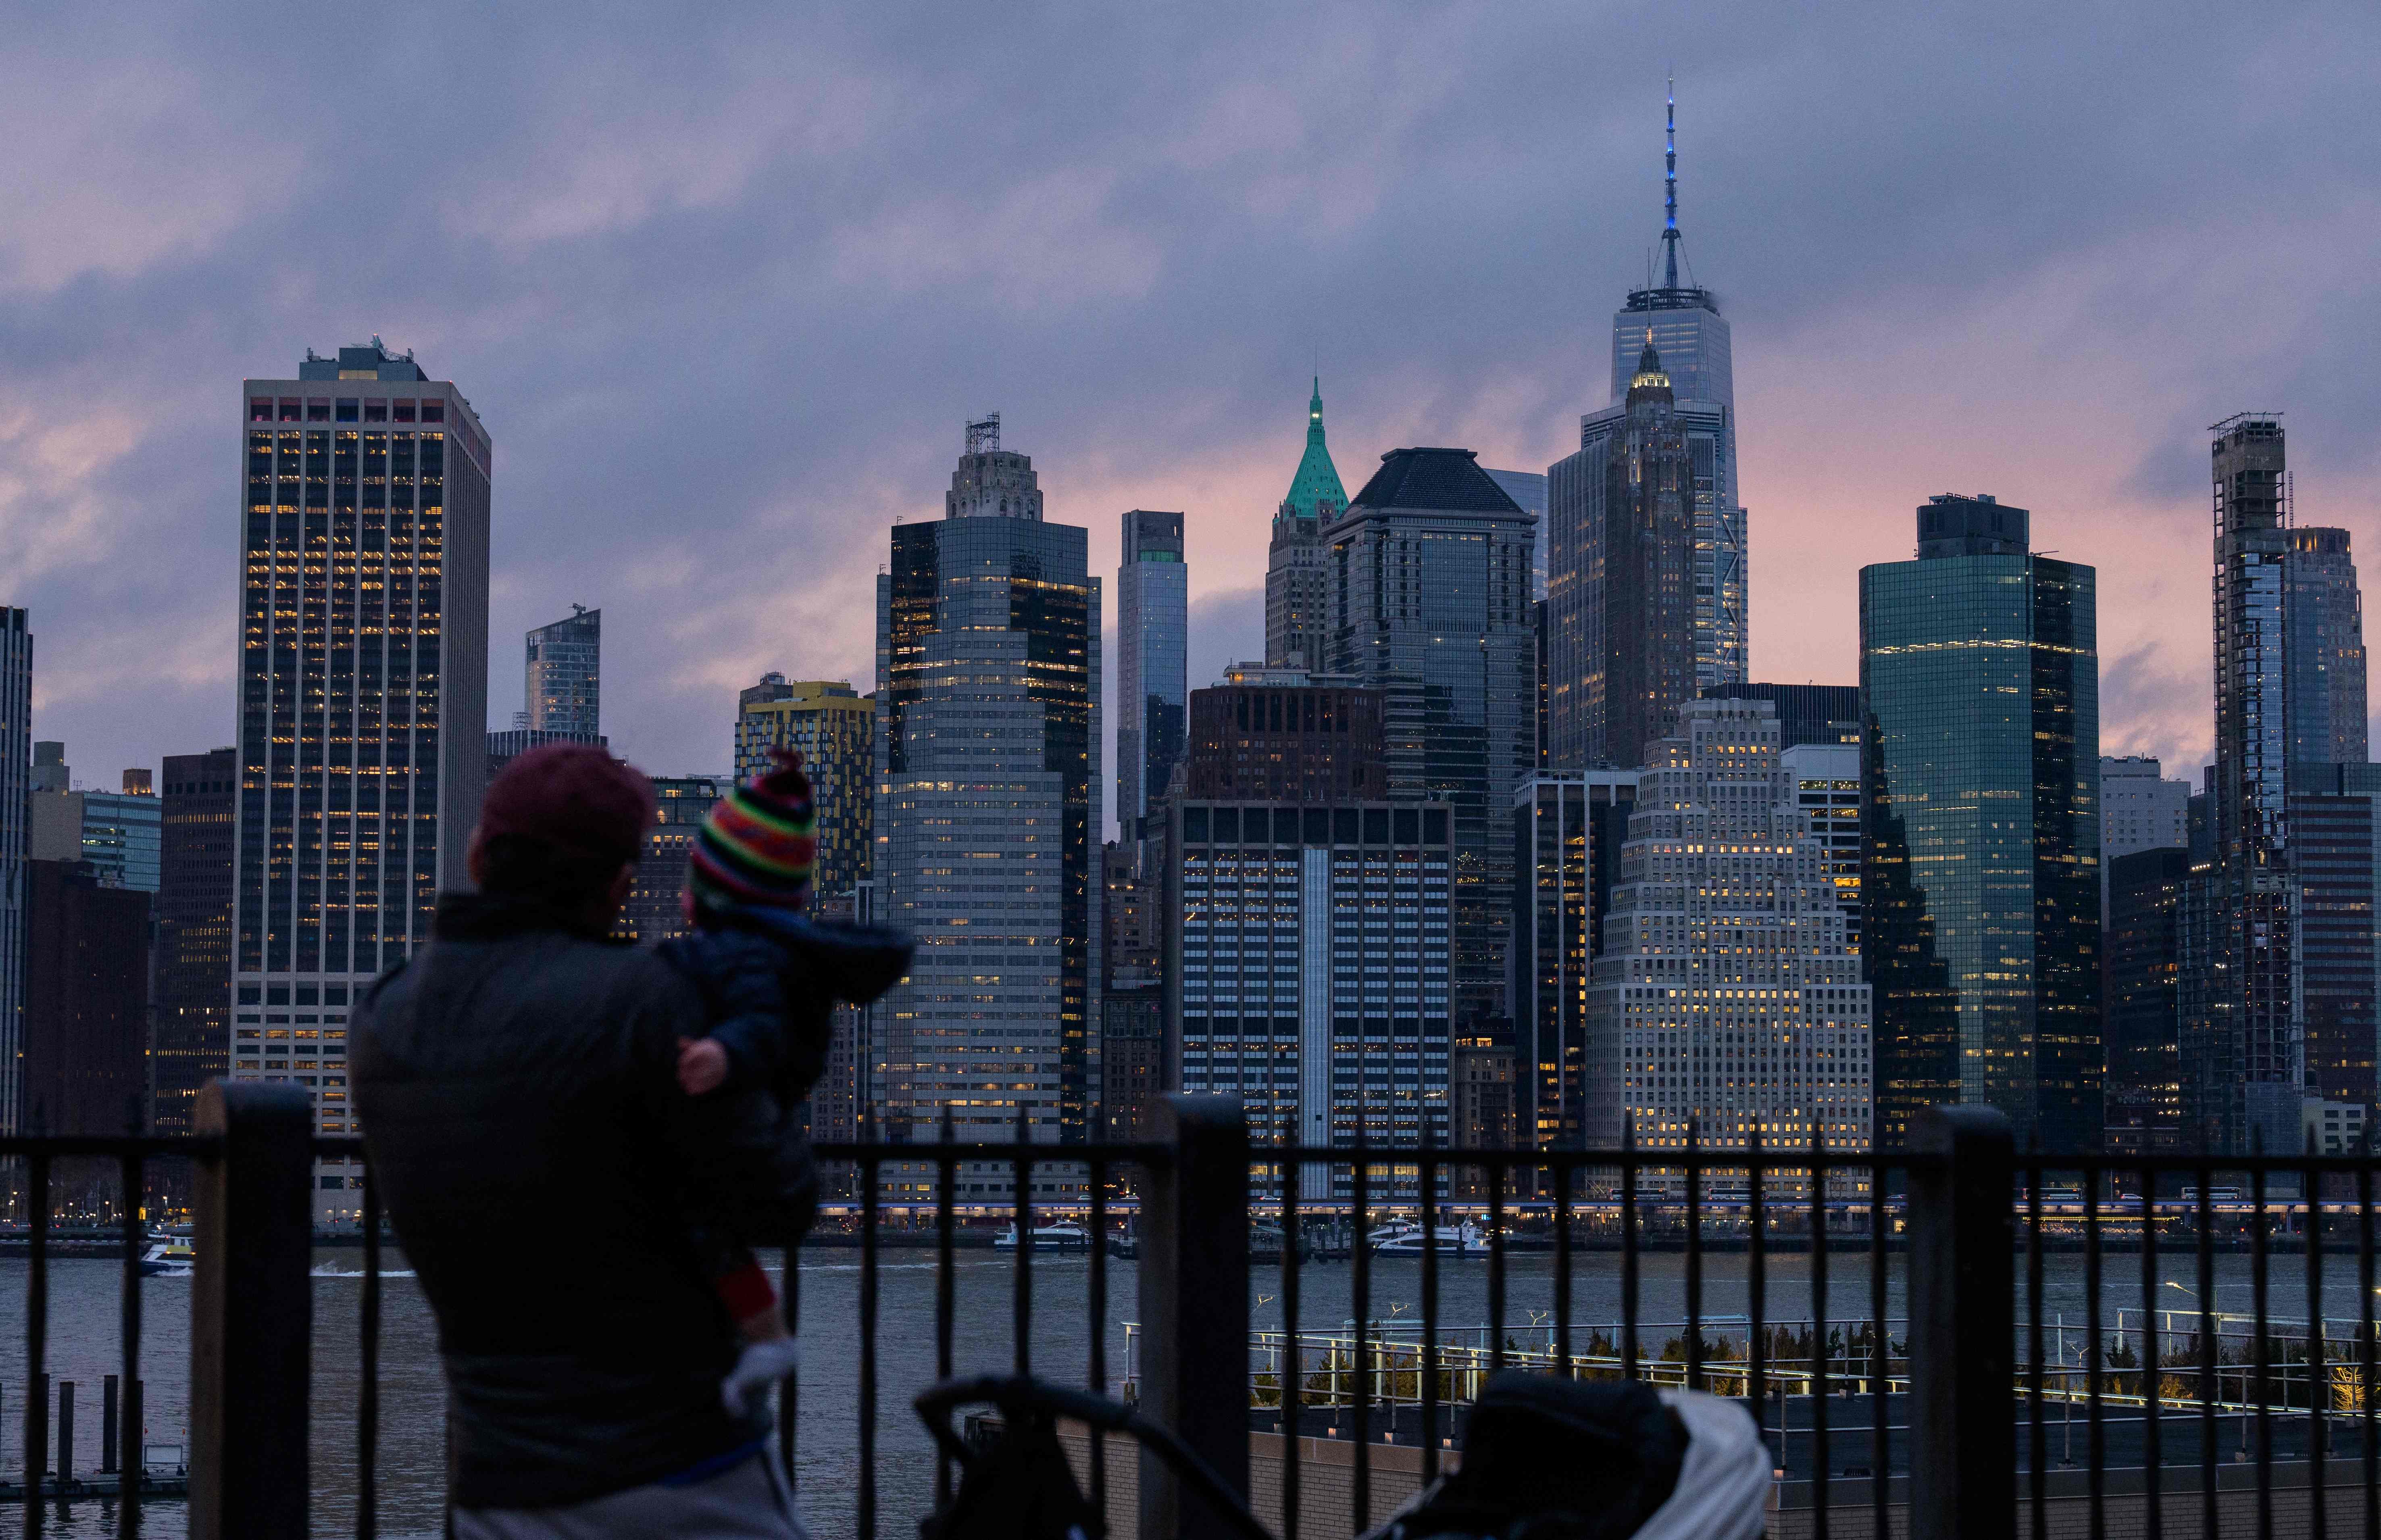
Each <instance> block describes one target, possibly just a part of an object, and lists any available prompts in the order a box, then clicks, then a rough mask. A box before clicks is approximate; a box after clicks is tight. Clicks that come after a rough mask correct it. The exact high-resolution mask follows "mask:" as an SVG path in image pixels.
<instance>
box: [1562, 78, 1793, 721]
mask: <svg viewBox="0 0 2381 1540" xmlns="http://www.w3.org/2000/svg"><path fill="white" fill-rule="evenodd" d="M1677 116H1678V107H1677V103H1676V100H1675V98H1674V99H1673V100H1672V101H1671V102H1670V103H1669V104H1667V118H1668V122H1667V125H1666V142H1665V146H1664V155H1663V178H1662V184H1663V209H1662V272H1661V275H1660V278H1661V281H1660V283H1659V284H1658V285H1655V284H1653V283H1648V285H1647V286H1646V287H1643V288H1641V289H1634V290H1631V291H1630V295H1629V299H1628V302H1627V303H1626V304H1624V305H1622V306H1621V308H1620V309H1619V311H1618V312H1616V313H1615V314H1614V315H1613V317H1612V401H1613V405H1612V406H1611V407H1609V408H1607V409H1606V410H1605V411H1603V412H1600V413H1591V414H1589V416H1588V417H1587V418H1586V419H1585V421H1584V422H1583V423H1582V430H1583V431H1582V434H1581V440H1580V442H1581V444H1582V445H1586V444H1588V443H1590V442H1592V441H1593V437H1594V435H1595V434H1597V433H1598V432H1599V431H1605V432H1608V431H1611V427H1610V423H1609V419H1611V418H1614V417H1618V416H1619V415H1621V403H1622V402H1623V400H1624V399H1625V398H1626V397H1627V396H1628V393H1629V386H1630V381H1632V380H1633V379H1635V378H1636V376H1637V373H1638V371H1639V360H1640V358H1641V357H1642V351H1643V349H1644V348H1645V346H1646V344H1648V343H1649V342H1650V343H1651V344H1652V345H1653V347H1654V350H1655V351H1656V352H1658V353H1660V354H1661V356H1662V364H1663V368H1664V371H1665V372H1666V373H1667V374H1668V375H1669V376H1670V386H1671V389H1672V390H1673V392H1674V393H1675V394H1676V397H1677V402H1676V414H1677V420H1678V425H1679V430H1680V432H1681V433H1683V434H1685V436H1686V440H1687V446H1688V452H1689V454H1690V456H1691V459H1692V461H1693V466H1694V473H1693V507H1692V508H1691V513H1692V515H1693V519H1694V546H1695V555H1694V603H1695V679H1694V682H1695V685H1696V687H1697V688H1698V689H1703V688H1708V687H1709V686H1712V685H1716V684H1728V683H1732V682H1734V681H1736V680H1739V679H1741V678H1746V677H1747V670H1748V668H1749V667H1750V666H1751V665H1750V663H1749V662H1748V651H1749V648H1750V645H1751V638H1752V629H1751V624H1750V618H1749V616H1748V613H1747V609H1746V605H1747V604H1748V596H1749V593H1750V587H1749V585H1750V583H1751V573H1750V565H1749V556H1750V550H1749V547H1748V546H1747V544H1746V541H1745V516H1744V508H1743V507H1742V505H1741V504H1740V503H1739V502H1738V501H1737V482H1736V365H1735V357H1734V350H1733V349H1734V344H1733V342H1732V341H1731V339H1730V337H1729V334H1728V322H1727V320H1726V319H1725V318H1724V317H1722V316H1721V314H1720V313H1719V301H1718V300H1717V299H1714V298H1713V297H1712V292H1711V290H1709V289H1707V288H1702V287H1697V286H1696V284H1695V281H1694V275H1693V273H1692V270H1691V269H1690V270H1689V272H1688V275H1687V277H1686V281H1685V282H1684V283H1681V282H1680V281H1679V261H1680V259H1681V252H1680V250H1679V244H1680V237H1679V141H1678V126H1677ZM1547 559H1548V561H1549V562H1551V561H1552V559H1553V556H1552V551H1551V548H1549V551H1548V557H1547ZM1547 581H1548V584H1549V587H1551V584H1552V581H1553V574H1552V573H1551V572H1549V573H1548V577H1547ZM1688 693H1689V694H1690V695H1692V694H1693V693H1694V691H1689V692H1688ZM1656 736H1659V735H1656ZM1632 763H1634V762H1632Z"/></svg>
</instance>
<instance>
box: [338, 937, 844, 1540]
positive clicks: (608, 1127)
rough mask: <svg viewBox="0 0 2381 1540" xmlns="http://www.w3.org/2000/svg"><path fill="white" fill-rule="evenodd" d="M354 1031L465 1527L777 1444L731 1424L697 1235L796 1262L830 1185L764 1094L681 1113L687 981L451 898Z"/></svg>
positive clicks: (730, 1352) (371, 1145)
mask: <svg viewBox="0 0 2381 1540" xmlns="http://www.w3.org/2000/svg"><path fill="white" fill-rule="evenodd" d="M348 1030H349V1033H350V1066H349V1073H350V1075H351V1077H352V1078H353V1081H354V1089H355V1094H356V1105H357V1110H358V1112H359V1113H360V1116H361V1118H362V1120H363V1126H364V1130H365V1135H364V1140H365V1145H366V1148H367V1150H368V1151H369V1154H370V1157H371V1161H372V1170H373V1174H374V1176H375V1178H376V1179H377V1181H378V1183H379V1187H380V1191H381V1192H382V1194H383V1195H384V1199H385V1203H386V1204H387V1209H388V1213H389V1216H390V1218H391V1219H392V1221H393V1222H394V1223H395V1225H396V1227H397V1238H398V1240H399V1241H400V1242H401V1243H402V1244H403V1246H404V1249H405V1253H406V1258H407V1260H408V1262H409V1264H410V1265H411V1266H412V1267H413V1268H414V1270H415V1272H416V1274H417V1275H418V1277H419V1278H420V1280H421V1289H422V1292H423V1293H424V1294H426V1295H428V1296H429V1299H430V1303H431V1307H432V1309H433V1311H434V1312H435V1313H436V1315H437V1318H438V1333H439V1348H440V1351H441V1353H442V1354H443V1356H444V1358H445V1361H446V1375H447V1381H448V1384H449V1387H450V1388H451V1391H452V1397H451V1401H450V1406H451V1409H452V1411H451V1419H452V1425H451V1427H450V1430H449V1436H448V1449H449V1460H450V1463H451V1470H450V1473H449V1488H448V1490H449V1497H450V1499H451V1500H452V1501H453V1502H454V1503H455V1504H456V1505H457V1506H458V1507H462V1508H521V1507H531V1508H533V1507H549V1506H555V1505H560V1504H566V1503H574V1502H580V1501H583V1500H585V1499H588V1498H591V1497H600V1496H603V1495H604V1494H606V1493H609V1492H615V1491H621V1490H625V1489H627V1488H629V1487H631V1486H638V1485H645V1484H647V1483H650V1482H653V1481H655V1480H657V1479H659V1478H661V1477H664V1476H668V1475H672V1474H675V1473H679V1472H683V1471H686V1470H688V1469H690V1468H691V1467H694V1466H696V1465H698V1464H700V1463H702V1461H706V1460H709V1459H712V1458H714V1457H716V1456H719V1455H721V1454H724V1453H727V1452H728V1451H731V1450H733V1449H735V1448H739V1447H740V1446H742V1445H745V1444H747V1443H750V1442H751V1441H752V1440H754V1439H756V1438H758V1437H760V1436H763V1433H764V1432H765V1424H764V1422H763V1420H760V1419H755V1420H751V1421H743V1420H739V1419H735V1418H731V1417H729V1416H728V1414H727V1412H725V1411H724V1410H723V1409H722V1407H721V1404H720V1397H719V1382H720V1379H721V1376H723V1375H726V1374H727V1371H728V1369H729V1368H730V1367H731V1366H733V1364H734V1363H735V1362H736V1356H737V1351H738V1349H739V1341H738V1338H737V1336H736V1331H735V1327H734V1325H733V1323H732V1322H731V1321H730V1320H729V1318H728V1315H727V1310H726V1308H725V1307H724V1306H723V1305H722V1304H721V1303H720V1301H719V1299H718V1297H717V1295H716V1294H715V1293H714V1291H713V1289H711V1288H710V1287H709V1285H708V1284H707V1283H706V1281H705V1279H704V1277H703V1276H702V1271H701V1269H700V1268H699V1267H698V1266H697V1265H696V1263H695V1260H694V1254H693V1251H692V1248H691V1245H690V1241H689V1240H688V1237H687V1228H686V1224H685V1218H684V1216H685V1215H686V1213H687V1212H688V1208H689V1205H690V1201H691V1199H692V1196H693V1194H695V1193H698V1192H699V1193H701V1194H702V1201H703V1203H704V1204H706V1205H707V1206H709V1207H711V1208H713V1209H714V1211H719V1212H725V1213H727V1214H730V1215H732V1216H734V1222H735V1223H736V1224H737V1226H738V1228H739V1231H740V1232H741V1233H744V1234H746V1235H749V1236H751V1237H752V1238H753V1239H754V1240H755V1241H756V1243H783V1242H785V1241H791V1240H793V1239H795V1238H796V1237H797V1235H798V1228H799V1226H800V1224H801V1223H803V1222H806V1219H807V1216H808V1212H809V1198H810V1194H811V1193H812V1191H813V1190H814V1180H815V1178H814V1173H813V1172H812V1171H811V1170H809V1169H807V1168H806V1167H805V1166H804V1164H803V1152H802V1151H801V1150H800V1148H799V1147H794V1148H788V1146H786V1145H785V1144H784V1143H781V1141H780V1140H779V1138H778V1125H779V1122H780V1117H779V1109H778V1107H777V1106H776V1104H775V1101H774V1100H773V1099H772V1098H771V1096H770V1095H769V1094H768V1092H767V1090H766V1089H765V1088H764V1087H762V1086H758V1085H747V1086H744V1087H740V1088H739V1089H737V1090H735V1091H733V1092H727V1093H722V1094H716V1095H713V1096H709V1097H705V1098H703V1099H702V1101H701V1102H700V1103H698V1102H696V1101H695V1100H694V1099H692V1098H690V1097H688V1096H687V1095H686V1094H684V1093H682V1092H681V1091H680V1090H679V1089H678V1079H677V1074H676V1065H677V1059H678V1041H679V1039H681V1038H690V1037H697V1036H700V1035H702V1033H703V1031H704V1030H705V1020H704V1013H703V1009H702V1001H701V999H700V997H699V996H698V995H697V993H696V991H695V990H694V989H693V988H692V987H691V986H690V984H689V983H688V982H687V980H686V978H685V977H684V975H682V974H681V973H679V972H678V971H677V970H675V969H673V968H672V967H670V966H669V965H668V964H666V963H665V962H664V961H663V960H662V959H660V958H659V957H657V956H655V955H654V954H653V952H652V951H650V950H646V949H642V948H638V947H625V946H618V945H615V944H613V943H610V942H607V941H604V940H603V939H601V938H600V937H594V936H589V935H580V934H574V932H573V931H572V930H571V928H570V927H569V926H568V923H566V922H565V921H564V920H563V919H562V918H561V917H559V916H557V915H556V914H554V913H552V912H551V911H545V910H543V909H539V908H536V907H533V906H530V905H526V904H521V903H518V902H507V901H505V900H501V899H494V898H482V897H475V896H449V897H448V898H446V899H445V900H444V901H443V902H442V903H441V905H440V907H439V911H438V919H437V924H436V928H435V930H434V932H433V939H432V940H431V942H430V944H429V945H428V946H426V947H423V948H422V949H421V951H420V952H419V953H418V954H417V955H416V956H415V957H414V958H413V959H412V960H411V961H410V962H409V963H407V964H405V965H402V966H400V967H398V968H397V969H395V970H393V971H392V972H389V973H388V974H386V975H385V976H384V977H383V978H382V979H381V980H380V981H379V982H378V983H377V984H374V985H373V986H372V990H371V992H370V993H369V994H368V995H367V996H365V998H364V1001H363V1003H362V1004H361V1005H360V1007H359V1008H357V1010H356V1011H355V1013H354V1018H353V1020H352V1021H350V1023H349V1028H348Z"/></svg>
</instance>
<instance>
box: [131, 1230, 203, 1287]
mask: <svg viewBox="0 0 2381 1540" xmlns="http://www.w3.org/2000/svg"><path fill="white" fill-rule="evenodd" d="M198 1260H199V1253H197V1252H195V1251H193V1250H192V1249H191V1247H190V1238H189V1236H187V1235H160V1236H157V1237H155V1238H153V1240H152V1241H150V1242H149V1248H148V1250H146V1251H144V1252H142V1253H140V1272H141V1276H142V1277H158V1276H160V1275H163V1276H165V1277H182V1276H184V1275H186V1274H188V1273H189V1271H190V1269H191V1267H192V1266H193V1265H196V1263H197V1262H198Z"/></svg>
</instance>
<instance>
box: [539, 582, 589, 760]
mask: <svg viewBox="0 0 2381 1540" xmlns="http://www.w3.org/2000/svg"><path fill="white" fill-rule="evenodd" d="M525 667H526V672H525V677H524V678H523V681H522V688H521V696H522V699H523V700H524V701H526V702H527V703H528V710H529V720H528V721H526V722H524V723H523V724H521V725H522V726H523V727H527V728H528V729H529V730H530V731H531V732H545V733H568V734H571V735H573V736H574V737H576V738H578V739H580V740H581V741H587V742H592V741H594V740H595V739H597V738H598V737H600V736H601V734H602V733H603V731H604V727H603V722H602V718H603V715H604V713H603V705H604V612H603V611H602V610H600V609H589V608H588V607H587V606H586V605H571V606H570V617H569V618H568V619H567V620H556V621H555V622H554V623H553V624H552V625H550V626H540V627H539V628H537V629H535V630H533V631H531V632H530V633H529V656H528V659H527V663H526V666H525ZM549 741H556V742H561V741H567V740H566V739H551V740H549Z"/></svg>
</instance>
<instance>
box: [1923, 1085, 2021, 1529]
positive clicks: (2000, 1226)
mask: <svg viewBox="0 0 2381 1540" xmlns="http://www.w3.org/2000/svg"><path fill="white" fill-rule="evenodd" d="M1911 1143H1912V1144H1913V1146H1914V1149H1915V1151H1916V1153H1917V1155H1920V1156H1923V1157H1931V1158H1922V1159H1918V1160H1915V1161H1913V1162H1912V1165H1911V1172H1910V1204H1909V1211H1910V1220H1911V1244H1910V1357H1911V1363H1910V1370H1911V1381H1912V1383H1913V1384H1919V1385H1924V1386H1926V1387H1928V1389H1927V1392H1926V1393H1925V1394H1923V1395H1917V1396H1913V1397H1911V1446H1910V1534H1911V1540H2010V1537H2012V1536H2013V1535H2014V1534H2015V1533H2016V1528H2017V1525H2016V1510H2017V1490H2016V1479H2015V1471H2016V1467H2017V1450H2016V1439H2015V1436H2014V1430H2013V1428H2012V1426H2011V1424H2010V1419H2009V1387H2010V1385H2011V1384H2012V1382H2013V1370H2014V1365H2013V1364H2012V1363H2010V1358H2011V1356H2012V1355H2011V1351H2010V1347H2011V1344H2010V1340H2009V1338H2010V1332H2009V1320H2010V1315H2011V1305H2012V1303H2013V1302H2012V1301H2011V1299H2010V1283H2009V1265H2008V1263H2007V1261H2006V1260H2002V1261H1999V1262H1997V1263H1996V1264H1993V1265H1982V1262H1981V1259H1984V1258H2002V1259H2006V1258H2007V1257H2008V1256H2009V1254H2010V1253H2011V1252H2012V1251H2013V1250H2014V1249H2015V1247H2014V1245H2013V1238H2012V1237H2011V1236H2010V1234H2009V1182H2010V1176H2011V1170H2012V1167H2013V1166H2014V1163H2015V1162H2014V1144H2013V1142H2012V1140H2011V1137H2010V1133H2009V1119H2008V1118H2004V1117H2003V1116H2002V1115H2001V1114H2000V1113H1998V1112H1996V1111H1995V1110H1993V1109H1992V1108H1990V1107H1984V1106H1934V1107H1928V1108H1927V1109H1925V1110H1924V1111H1923V1112H1921V1113H1920V1114H1919V1115H1918V1117H1917V1118H1915V1119H1914V1121H1913V1124H1912V1128H1911Z"/></svg>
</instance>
